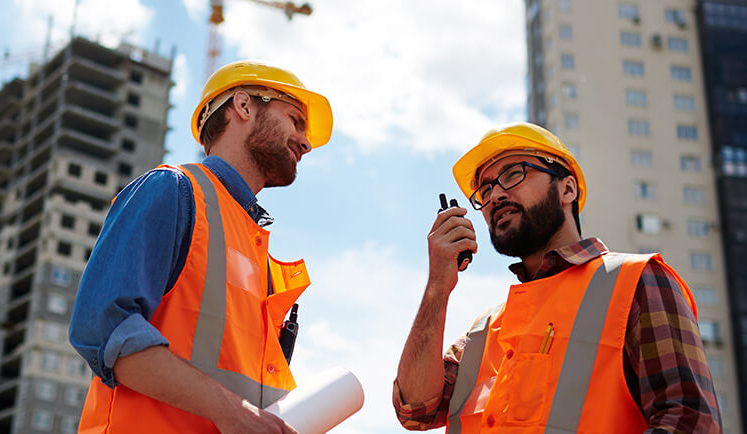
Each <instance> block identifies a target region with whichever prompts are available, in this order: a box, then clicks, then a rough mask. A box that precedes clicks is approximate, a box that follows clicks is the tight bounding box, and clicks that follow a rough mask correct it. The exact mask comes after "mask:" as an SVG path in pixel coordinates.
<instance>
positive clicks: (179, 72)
mask: <svg viewBox="0 0 747 434" xmlns="http://www.w3.org/2000/svg"><path fill="white" fill-rule="evenodd" d="M172 77H173V79H174V82H175V83H176V85H175V86H174V88H173V89H171V94H170V95H171V97H172V98H173V99H174V101H179V100H181V99H182V98H184V96H185V95H186V93H187V87H188V86H189V84H190V75H189V65H187V56H186V55H184V54H183V53H179V54H178V55H177V56H176V59H174V72H173V74H172Z"/></svg>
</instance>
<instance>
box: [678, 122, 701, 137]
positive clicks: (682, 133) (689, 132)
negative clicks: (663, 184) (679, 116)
mask: <svg viewBox="0 0 747 434" xmlns="http://www.w3.org/2000/svg"><path fill="white" fill-rule="evenodd" d="M677 138H678V139H680V140H698V128H697V127H694V126H692V125H677Z"/></svg>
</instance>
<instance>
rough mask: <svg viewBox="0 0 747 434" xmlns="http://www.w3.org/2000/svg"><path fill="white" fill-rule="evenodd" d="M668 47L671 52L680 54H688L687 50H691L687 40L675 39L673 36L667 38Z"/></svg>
mask: <svg viewBox="0 0 747 434" xmlns="http://www.w3.org/2000/svg"><path fill="white" fill-rule="evenodd" d="M667 46H668V47H669V50H670V51H678V52H680V53H687V50H688V49H689V47H688V44H687V39H685V38H674V37H672V36H670V37H668V38H667Z"/></svg>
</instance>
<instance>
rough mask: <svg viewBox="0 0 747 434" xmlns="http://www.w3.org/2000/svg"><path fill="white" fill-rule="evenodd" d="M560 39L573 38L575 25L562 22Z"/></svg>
mask: <svg viewBox="0 0 747 434" xmlns="http://www.w3.org/2000/svg"><path fill="white" fill-rule="evenodd" d="M560 39H563V40H565V41H570V40H571V39H573V27H571V26H569V25H567V24H562V25H561V26H560Z"/></svg>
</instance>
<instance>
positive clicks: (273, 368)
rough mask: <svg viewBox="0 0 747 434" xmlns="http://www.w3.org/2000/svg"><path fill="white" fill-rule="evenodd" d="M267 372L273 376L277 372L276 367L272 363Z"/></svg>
mask: <svg viewBox="0 0 747 434" xmlns="http://www.w3.org/2000/svg"><path fill="white" fill-rule="evenodd" d="M267 372H269V373H270V374H272V373H273V372H275V365H273V364H272V363H270V364H269V365H267Z"/></svg>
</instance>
